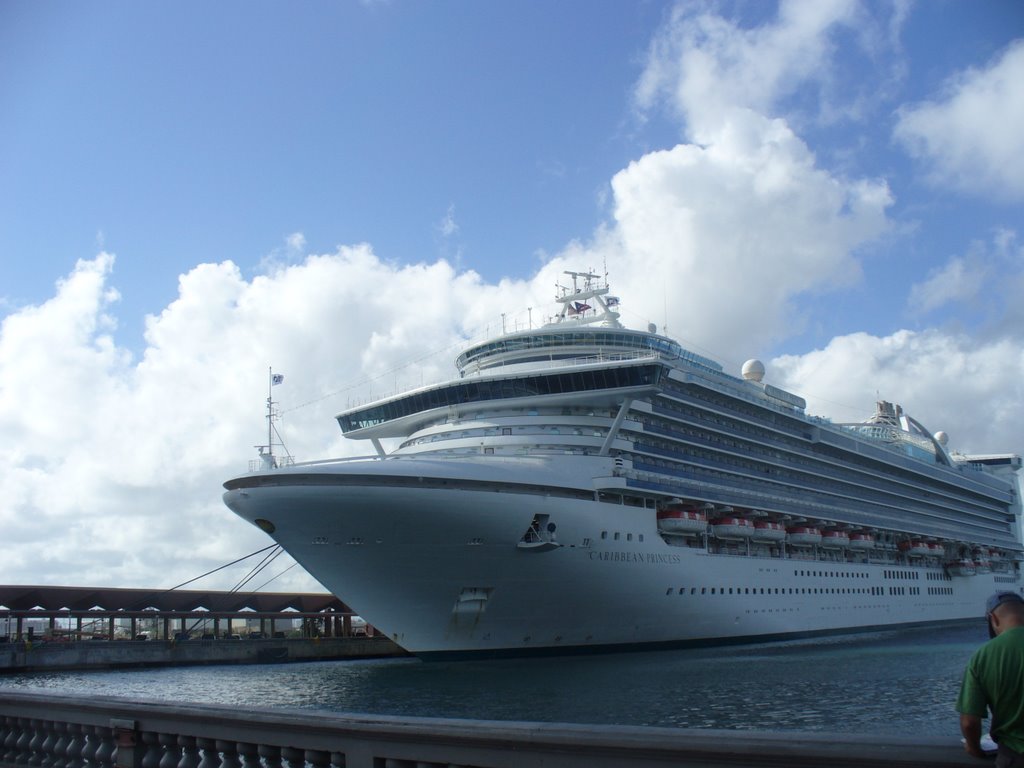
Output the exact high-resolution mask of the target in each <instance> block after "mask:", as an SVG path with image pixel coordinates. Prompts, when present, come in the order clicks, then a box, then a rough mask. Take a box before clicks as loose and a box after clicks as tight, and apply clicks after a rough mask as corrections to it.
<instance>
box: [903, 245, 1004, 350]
mask: <svg viewBox="0 0 1024 768" xmlns="http://www.w3.org/2000/svg"><path fill="white" fill-rule="evenodd" d="M1022 295H1024V244H1020V243H1018V242H1017V234H1016V232H1013V231H1012V230H1008V229H1000V230H997V231H996V232H994V233H993V235H992V238H991V242H985V241H982V240H975V241H974V242H972V243H971V245H970V247H969V248H968V250H967V253H966V254H964V255H957V256H953V257H951V258H950V259H949V260H948V261H947V262H946V263H945V264H944V265H942V266H941V267H937V268H936V269H934V270H932V271H931V272H930V273H929V275H928V277H927V278H925V279H924V280H923V281H921V282H919V283H916V284H914V285H912V286H911V288H910V295H909V296H908V299H907V305H908V307H909V309H910V310H911V312H913V313H915V314H918V315H926V314H928V313H932V312H935V311H937V310H939V309H943V308H949V307H950V306H951V305H952V306H955V307H956V309H957V310H958V311H959V312H960V315H959V316H960V317H961V318H963V317H968V318H970V317H975V318H977V320H976V323H975V324H977V325H979V326H984V330H985V331H986V332H987V333H989V334H994V335H1006V334H1007V333H1015V334H1020V333H1021V332H1022V331H1024V308H1021V307H1020V297H1021V296H1022Z"/></svg>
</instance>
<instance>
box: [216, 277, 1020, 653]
mask: <svg viewBox="0 0 1024 768" xmlns="http://www.w3.org/2000/svg"><path fill="white" fill-rule="evenodd" d="M567 274H568V276H569V278H570V280H571V283H572V285H571V286H570V285H567V286H565V287H564V288H562V289H560V292H559V295H558V296H557V297H556V300H557V302H558V305H559V310H558V313H557V314H556V315H555V316H554V318H553V319H552V320H551V322H549V323H547V324H545V325H543V326H542V327H540V328H530V329H527V330H520V331H515V332H512V333H507V334H503V335H501V336H499V337H498V338H495V339H492V340H489V341H486V342H483V343H480V344H476V345H473V346H471V347H469V348H468V349H466V350H465V351H464V352H463V353H462V354H461V355H459V357H458V359H457V360H456V367H457V369H458V377H457V378H454V379H452V380H450V381H447V382H445V383H443V384H439V385H434V386H427V387H421V388H419V389H416V390H412V391H410V392H406V393H403V394H400V395H396V396H393V397H389V398H384V399H382V400H378V401H376V402H374V403H370V404H368V405H365V406H361V407H357V408H352V409H349V410H347V411H345V412H343V413H341V414H340V415H339V416H338V422H339V425H340V426H341V429H342V430H343V432H344V433H345V434H346V436H348V437H351V438H355V439H365V440H368V441H370V443H371V444H372V445H373V446H374V454H373V455H372V456H368V457H362V458H357V459H339V460H332V461H323V462H312V463H305V464H294V465H292V466H284V467H279V468H267V469H264V470H263V471H259V472H254V473H250V474H247V475H243V476H241V477H238V478H235V479H233V480H230V481H229V482H227V483H225V487H226V488H227V489H228V490H227V493H226V494H225V501H226V503H227V504H228V506H229V507H230V508H231V509H232V510H234V511H235V512H236V513H237V514H239V515H240V516H242V517H243V518H245V519H247V520H249V521H250V522H253V523H254V524H256V525H258V526H260V527H261V528H262V529H263V530H265V531H267V532H268V533H269V534H270V535H272V536H273V537H274V538H275V540H277V541H278V542H279V543H280V544H281V545H282V546H284V548H285V549H286V550H288V552H289V553H290V554H292V555H293V557H295V559H296V560H298V561H299V562H300V563H301V564H302V565H303V566H304V567H305V568H306V569H307V570H308V571H309V572H310V573H311V574H313V575H314V576H315V577H316V578H317V579H319V580H320V581H321V583H323V584H324V585H325V586H326V587H327V588H328V589H330V590H331V591H332V592H334V593H335V594H337V595H338V596H339V597H340V598H341V599H343V600H344V601H345V602H346V603H347V604H349V605H351V606H352V607H353V608H354V609H355V610H357V611H359V612H360V613H361V614H362V615H363V616H365V617H366V618H367V619H368V620H369V621H370V622H371V623H372V624H374V626H376V627H378V628H379V629H381V630H382V631H383V632H385V633H387V634H388V635H389V636H391V637H392V638H393V639H394V640H395V641H396V642H398V643H399V644H400V645H402V646H404V647H406V648H407V649H409V650H410V651H413V652H415V653H417V654H420V655H422V656H425V657H430V656H448V655H459V656H462V655H474V654H482V655H501V654H526V653H538V652H541V653H543V652H564V651H567V650H569V649H572V650H594V649H605V648H612V647H635V646H642V645H647V646H673V645H680V644H685V643H698V642H699V643H710V642H727V641H737V640H742V639H761V638H774V637H788V636H795V635H806V634H813V633H826V632H838V631H847V630H853V629H859V628H865V627H879V626H889V625H894V624H907V623H920V622H931V621H949V620H957V619H964V618H969V617H976V616H977V615H978V613H979V608H978V606H979V605H981V604H982V603H981V601H982V600H983V599H984V597H985V596H986V595H987V594H988V593H990V592H992V591H994V590H995V589H997V588H998V589H1014V590H1021V589H1022V587H1021V577H1020V562H1021V559H1022V552H1024V548H1022V546H1021V538H1020V522H1019V520H1020V512H1021V505H1020V499H1019V495H1018V486H1017V483H1016V477H1015V473H1016V472H1017V470H1018V469H1019V468H1020V465H1021V459H1020V457H1019V456H1017V455H1015V454H993V455H985V456H963V455H959V454H956V453H952V452H950V451H949V450H948V449H947V447H946V445H947V440H946V437H945V435H944V434H942V433H936V434H935V435H932V434H931V433H930V432H929V431H928V430H927V429H926V428H925V427H924V426H922V425H921V424H920V423H918V422H917V421H916V420H914V419H913V418H911V417H910V416H909V415H908V414H906V413H905V412H904V411H903V409H902V408H901V407H900V406H898V405H895V404H892V403H888V402H880V403H879V404H878V408H877V412H876V414H875V416H874V417H872V418H871V419H869V420H867V421H866V422H863V423H855V424H838V423H832V422H830V421H828V420H826V419H821V418H816V417H812V416H808V415H807V414H806V413H805V407H806V404H805V402H804V400H803V398H801V397H799V396H797V395H794V394H792V393H790V392H787V391H785V390H782V389H780V388H777V387H774V386H772V385H771V384H768V383H766V382H764V380H763V379H764V366H763V365H762V364H761V363H759V362H758V361H756V360H751V361H749V362H748V363H747V364H745V365H744V367H743V371H742V375H741V376H740V377H736V376H732V375H730V374H728V373H726V372H725V371H724V370H723V369H722V367H721V366H720V365H719V364H718V363H716V362H714V361H713V360H711V359H709V358H707V357H704V356H701V355H697V354H694V353H692V352H690V351H688V350H686V349H684V348H682V347H681V346H680V345H679V344H678V343H676V342H675V341H673V340H672V339H670V338H668V337H667V336H664V335H660V334H658V333H657V332H656V329H655V328H653V327H649V328H648V329H647V330H646V331H639V330H632V329H628V328H625V327H623V326H622V325H621V324H620V322H619V315H618V312H617V308H618V303H619V301H618V299H617V298H616V297H614V296H611V295H610V291H609V288H608V285H607V282H606V281H605V280H604V279H602V278H601V277H600V276H598V275H595V274H592V273H589V272H570V273H567ZM395 439H397V440H398V442H399V445H398V447H397V448H395V449H394V450H393V451H391V452H390V453H389V452H388V451H386V450H385V448H384V442H382V441H385V440H392V441H394V440H395Z"/></svg>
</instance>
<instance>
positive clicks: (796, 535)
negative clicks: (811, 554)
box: [786, 525, 821, 547]
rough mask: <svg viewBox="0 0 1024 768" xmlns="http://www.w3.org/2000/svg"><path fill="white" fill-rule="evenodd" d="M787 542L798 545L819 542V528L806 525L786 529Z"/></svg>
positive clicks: (804, 545)
mask: <svg viewBox="0 0 1024 768" xmlns="http://www.w3.org/2000/svg"><path fill="white" fill-rule="evenodd" d="M786 533H787V536H788V538H789V543H790V544H793V545H795V546H798V547H809V546H812V545H813V544H821V530H820V529H818V528H810V527H808V526H803V525H799V526H795V527H793V528H788V529H786Z"/></svg>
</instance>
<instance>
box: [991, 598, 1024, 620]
mask: <svg viewBox="0 0 1024 768" xmlns="http://www.w3.org/2000/svg"><path fill="white" fill-rule="evenodd" d="M1003 603H1021V604H1024V597H1021V596H1020V595H1019V594H1018V593H1016V592H996V593H995V594H994V595H992V597H990V598H989V599H988V602H986V603H985V613H986V615H987V614H989V613H992V611H994V610H995V609H996V608H998V607H999V606H1000V605H1002V604H1003Z"/></svg>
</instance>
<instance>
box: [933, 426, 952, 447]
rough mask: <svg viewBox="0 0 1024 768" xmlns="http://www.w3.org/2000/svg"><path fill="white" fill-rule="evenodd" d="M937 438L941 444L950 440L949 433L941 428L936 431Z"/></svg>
mask: <svg viewBox="0 0 1024 768" xmlns="http://www.w3.org/2000/svg"><path fill="white" fill-rule="evenodd" d="M935 439H936V440H938V441H939V445H945V444H946V443H948V442H949V435H947V434H946V433H945V432H943V431H942V430H941V429H940V430H939V431H938V432H936V433H935Z"/></svg>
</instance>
